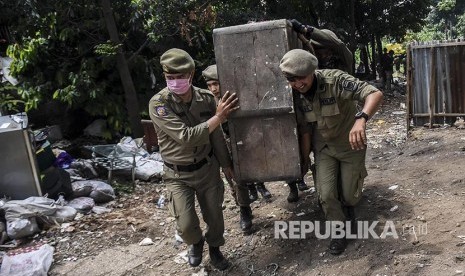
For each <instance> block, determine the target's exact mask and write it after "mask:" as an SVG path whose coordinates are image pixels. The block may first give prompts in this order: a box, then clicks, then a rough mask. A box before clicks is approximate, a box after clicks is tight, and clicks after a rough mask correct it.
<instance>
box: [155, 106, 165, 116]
mask: <svg viewBox="0 0 465 276" xmlns="http://www.w3.org/2000/svg"><path fill="white" fill-rule="evenodd" d="M155 113H157V115H158V116H160V117H165V116H167V115H168V110H167V109H166V107H164V106H157V107H155Z"/></svg>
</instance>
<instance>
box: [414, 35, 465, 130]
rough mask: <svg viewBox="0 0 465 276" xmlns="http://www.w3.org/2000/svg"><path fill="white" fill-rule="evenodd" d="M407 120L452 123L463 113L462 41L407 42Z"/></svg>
mask: <svg viewBox="0 0 465 276" xmlns="http://www.w3.org/2000/svg"><path fill="white" fill-rule="evenodd" d="M407 64H408V66H407V67H408V71H407V72H408V75H407V82H408V88H407V93H408V97H407V101H408V102H407V107H408V114H409V119H408V120H407V124H408V125H410V123H411V120H410V119H412V121H413V125H415V126H421V125H424V124H426V123H428V124H429V125H430V127H431V126H432V125H433V124H443V123H449V124H450V123H453V122H454V121H455V120H456V117H458V116H465V41H463V40H462V41H460V40H459V41H447V42H429V43H427V44H418V43H414V44H410V45H409V47H408V50H407Z"/></svg>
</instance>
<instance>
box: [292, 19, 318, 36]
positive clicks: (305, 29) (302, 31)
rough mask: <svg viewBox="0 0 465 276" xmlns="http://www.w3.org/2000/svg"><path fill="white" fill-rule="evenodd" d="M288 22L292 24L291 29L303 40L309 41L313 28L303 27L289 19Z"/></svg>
mask: <svg viewBox="0 0 465 276" xmlns="http://www.w3.org/2000/svg"><path fill="white" fill-rule="evenodd" d="M289 22H290V23H291V24H292V29H294V31H296V32H297V33H299V34H303V35H304V36H305V38H307V39H310V38H311V36H312V32H313V27H312V26H309V25H303V24H302V23H300V22H299V21H297V20H295V19H290V20H289Z"/></svg>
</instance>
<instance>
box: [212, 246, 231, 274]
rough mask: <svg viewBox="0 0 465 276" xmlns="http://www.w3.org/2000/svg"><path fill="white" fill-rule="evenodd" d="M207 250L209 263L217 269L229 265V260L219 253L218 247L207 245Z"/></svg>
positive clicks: (222, 268)
mask: <svg viewBox="0 0 465 276" xmlns="http://www.w3.org/2000/svg"><path fill="white" fill-rule="evenodd" d="M208 250H209V252H210V263H211V264H212V265H213V266H214V267H215V268H216V269H218V270H221V271H223V270H225V269H226V268H228V267H229V262H228V260H226V258H225V257H224V256H223V253H221V251H220V248H219V247H215V246H209V247H208Z"/></svg>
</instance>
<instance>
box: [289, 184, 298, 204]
mask: <svg viewBox="0 0 465 276" xmlns="http://www.w3.org/2000/svg"><path fill="white" fill-rule="evenodd" d="M287 185H289V195H288V196H287V201H288V202H296V201H297V200H299V191H298V190H297V182H296V181H291V182H288V183H287Z"/></svg>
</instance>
